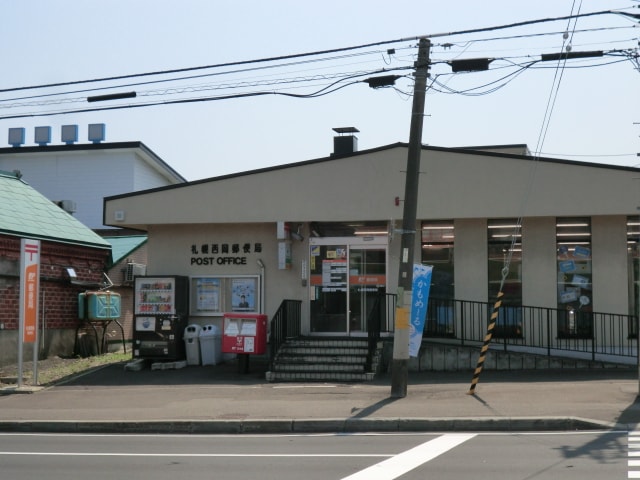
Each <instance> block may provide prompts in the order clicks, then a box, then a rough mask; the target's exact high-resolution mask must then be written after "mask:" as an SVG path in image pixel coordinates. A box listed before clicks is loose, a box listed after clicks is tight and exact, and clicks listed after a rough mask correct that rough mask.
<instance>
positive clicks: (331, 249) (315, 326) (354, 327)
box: [309, 237, 387, 335]
mask: <svg viewBox="0 0 640 480" xmlns="http://www.w3.org/2000/svg"><path fill="white" fill-rule="evenodd" d="M310 249H311V250H310V260H309V273H310V275H309V278H310V289H311V291H310V321H311V332H312V333H318V334H323V333H324V334H333V335H350V334H354V335H357V334H358V333H362V334H365V333H366V332H367V318H368V316H369V315H370V314H371V311H372V310H373V308H374V306H375V305H376V300H377V298H378V294H379V293H384V292H385V291H386V270H387V237H380V238H377V237H376V238H371V237H370V238H369V239H366V240H365V239H362V238H357V237H356V238H346V239H345V238H340V239H338V238H336V239H327V238H322V239H313V240H312V243H311V246H310Z"/></svg>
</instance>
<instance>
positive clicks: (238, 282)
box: [231, 278, 256, 312]
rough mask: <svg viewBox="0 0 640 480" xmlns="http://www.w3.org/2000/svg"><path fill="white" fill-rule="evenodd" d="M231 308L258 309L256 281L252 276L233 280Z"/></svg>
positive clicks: (249, 310) (243, 310)
mask: <svg viewBox="0 0 640 480" xmlns="http://www.w3.org/2000/svg"><path fill="white" fill-rule="evenodd" d="M231 309H232V310H233V311H234V312H254V311H255V309H256V281H255V280H254V279H252V278H234V279H233V280H231Z"/></svg>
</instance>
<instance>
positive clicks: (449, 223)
mask: <svg viewBox="0 0 640 480" xmlns="http://www.w3.org/2000/svg"><path fill="white" fill-rule="evenodd" d="M421 246H422V256H421V261H422V264H423V265H431V266H433V271H432V274H431V287H430V290H429V308H428V310H427V320H426V323H425V335H427V336H432V337H455V321H454V308H453V300H454V295H455V288H454V286H455V284H454V275H453V246H454V228H453V220H439V221H426V222H422V228H421Z"/></svg>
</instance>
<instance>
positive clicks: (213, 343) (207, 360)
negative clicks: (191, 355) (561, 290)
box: [199, 325, 222, 365]
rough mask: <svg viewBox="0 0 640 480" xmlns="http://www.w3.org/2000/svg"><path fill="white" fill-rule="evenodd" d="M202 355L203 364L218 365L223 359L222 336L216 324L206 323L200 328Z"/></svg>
mask: <svg viewBox="0 0 640 480" xmlns="http://www.w3.org/2000/svg"><path fill="white" fill-rule="evenodd" d="M199 338H200V356H201V358H202V365H217V364H218V363H220V362H221V361H222V340H221V338H222V336H221V335H220V329H219V328H218V327H216V326H215V325H205V326H204V327H202V330H200V335H199Z"/></svg>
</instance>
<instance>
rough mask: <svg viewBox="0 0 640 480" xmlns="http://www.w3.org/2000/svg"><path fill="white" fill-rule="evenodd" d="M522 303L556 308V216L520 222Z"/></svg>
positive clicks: (527, 219)
mask: <svg viewBox="0 0 640 480" xmlns="http://www.w3.org/2000/svg"><path fill="white" fill-rule="evenodd" d="M522 252H523V255H522V275H523V283H522V303H523V304H524V305H527V306H531V307H551V308H555V306H556V303H557V298H558V283H557V277H558V275H557V270H558V267H557V261H556V219H555V217H535V218H525V219H524V220H523V222H522Z"/></svg>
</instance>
